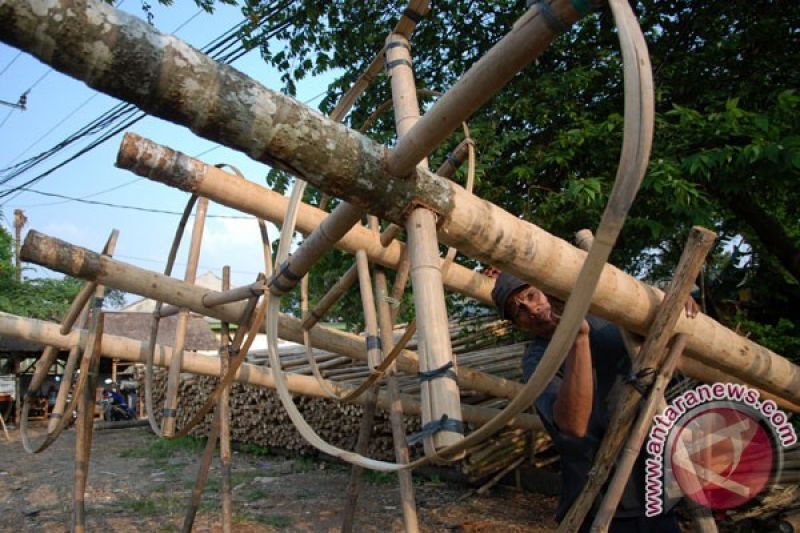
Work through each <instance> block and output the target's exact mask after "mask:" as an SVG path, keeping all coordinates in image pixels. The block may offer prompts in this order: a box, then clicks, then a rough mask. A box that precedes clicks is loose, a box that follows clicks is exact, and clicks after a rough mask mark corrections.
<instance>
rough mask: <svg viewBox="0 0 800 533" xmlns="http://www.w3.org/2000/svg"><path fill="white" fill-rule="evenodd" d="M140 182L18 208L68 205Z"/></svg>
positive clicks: (136, 180) (130, 182)
mask: <svg viewBox="0 0 800 533" xmlns="http://www.w3.org/2000/svg"><path fill="white" fill-rule="evenodd" d="M142 180H144V178H136V179H132V180H130V181H126V182H125V183H122V184H120V185H115V186H114V187H109V188H108V189H103V190H102V191H97V192H93V193H91V194H87V195H85V196H81V197H79V198H72V197H70V198H69V199H66V200H60V201H58V202H47V203H44V204H31V205H21V206H19V207H20V208H21V209H29V208H34V207H50V206H53V205H63V204H68V203H70V202H77V201H81V200H86V199H88V198H94V197H95V196H100V195H101V194H105V193H108V192H111V191H116V190H118V189H122V188H123V187H127V186H129V185H133V184H134V183H138V182H140V181H142ZM30 192H36V191H30ZM9 201H11V199H9Z"/></svg>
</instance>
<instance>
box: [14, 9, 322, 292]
mask: <svg viewBox="0 0 800 533" xmlns="http://www.w3.org/2000/svg"><path fill="white" fill-rule="evenodd" d="M152 4H153V6H152V13H153V15H154V19H153V24H154V25H155V27H156V28H157V29H158V30H159V31H162V32H165V33H173V32H175V30H176V28H179V27H180V29H179V30H178V31H177V32H176V35H177V36H178V37H179V38H181V39H182V40H184V41H186V42H188V43H189V44H191V45H193V46H195V47H197V48H201V47H203V46H204V45H206V44H208V43H209V42H210V41H212V40H213V39H214V38H216V37H217V36H219V35H221V34H222V33H223V32H225V31H226V30H228V29H229V28H231V27H233V26H234V25H235V24H237V23H238V22H240V21H241V20H242V16H241V13H240V10H239V7H238V6H226V5H222V4H219V5H217V8H216V10H215V12H214V14H213V15H208V14H206V13H205V12H202V11H201V10H200V9H199V8H198V7H197V6H196V5H195V4H194V2H192V1H190V0H176V1H175V3H174V4H173V5H172V6H171V7H164V6H161V5H159V4H157V3H156V2H152ZM120 9H122V10H126V11H129V12H131V13H133V14H135V15H136V16H139V17H141V18H145V14H144V12H143V11H142V4H141V3H140V1H139V0H123V2H122V4H121V5H120ZM233 66H234V67H236V68H238V69H239V70H241V71H243V72H245V73H247V74H248V75H250V76H251V77H253V78H255V79H257V80H258V81H260V82H261V83H262V84H263V85H265V86H267V87H270V88H274V89H278V88H279V87H280V80H279V76H278V74H277V73H276V72H275V71H274V70H273V69H271V68H270V67H268V66H267V65H266V64H265V63H264V62H263V60H262V59H261V57H260V55H259V52H258V51H257V50H253V51H251V52H249V53H248V54H247V55H245V56H244V57H243V58H241V59H239V60H237V61H236V62H235V63H233ZM0 72H2V73H0V100H3V101H6V102H9V101H10V102H16V101H17V99H18V98H19V96H20V95H21V94H22V93H23V92H24V91H26V90H27V89H29V88H31V87H32V86H33V88H32V90H31V91H30V93H29V94H28V97H27V110H26V111H19V110H12V108H10V107H6V106H0V123H2V122H3V121H4V120H5V123H4V124H3V125H2V127H0V147H2V148H0V169H3V168H6V167H8V166H9V165H11V164H13V163H17V162H19V161H22V160H24V159H26V158H28V157H31V156H34V155H37V154H38V153H40V152H42V151H44V150H47V149H49V148H50V147H52V146H53V145H54V144H56V143H58V142H60V141H61V140H63V139H64V138H65V137H67V136H68V135H70V134H71V133H73V132H75V131H76V130H78V129H79V128H80V127H82V126H84V125H86V124H88V123H89V122H90V121H92V120H93V119H95V118H96V117H98V116H99V115H101V114H102V113H103V112H105V111H107V110H109V109H111V108H112V107H113V106H115V105H116V104H117V103H119V101H117V100H115V99H113V98H110V97H108V96H106V95H104V94H99V93H97V92H96V91H94V90H92V89H90V88H88V87H87V86H86V85H84V84H83V83H82V82H79V81H77V80H74V79H72V78H69V77H67V76H64V75H62V74H60V73H58V72H55V71H51V70H50V69H49V67H47V66H46V65H44V64H42V63H40V62H39V61H38V60H36V59H35V58H33V57H31V56H29V55H27V54H25V53H23V54H21V55H19V56H18V50H16V49H14V48H11V47H8V46H6V45H3V44H0ZM331 79H332V77H330V76H327V77H319V78H316V79H311V80H304V81H303V82H301V83H300V84H298V88H297V98H298V100H300V101H309V102H310V103H309V105H310V106H312V107H314V108H316V107H317V105H318V103H319V101H320V100H321V96H322V95H321V94H320V93H322V92H323V91H324V90H325V88H326V87H327V84H328V83H329V82H330V81H331ZM87 100H88V101H87ZM9 113H10V114H9ZM67 117H68V118H67ZM65 119H66V120H65ZM62 121H63V123H62V124H60V125H58V124H59V122H62ZM56 126H57V127H56ZM51 130H52V131H51ZM128 131H133V132H135V133H138V134H139V135H142V136H144V137H147V138H149V139H152V140H154V141H155V142H158V143H160V144H165V145H167V146H170V147H172V148H174V149H176V150H179V151H181V152H184V153H186V154H189V155H191V156H199V159H202V160H203V161H205V162H207V163H209V164H217V163H228V164H231V165H234V166H236V167H238V168H239V169H240V170H241V171H242V172H243V173H244V175H245V176H246V177H247V178H248V179H249V180H251V181H254V182H258V183H263V180H264V176H265V175H266V173H267V172H268V170H269V169H268V167H267V166H265V165H263V164H261V163H258V162H255V161H253V160H251V159H249V158H248V157H247V156H245V155H244V154H241V153H239V152H235V151H232V150H230V149H227V148H224V147H219V146H218V145H216V144H215V143H212V142H210V141H207V140H205V139H202V138H200V137H197V136H195V135H194V134H192V133H191V132H190V131H189V130H187V129H186V128H183V127H180V126H176V125H173V124H170V123H168V122H165V121H162V120H160V119H157V118H154V117H147V118H145V119H144V120H142V121H140V122H138V123H137V124H135V125H133V126H132V127H131V128H130V129H129V130H128ZM121 139H122V134H121V133H120V134H118V135H116V136H115V137H114V138H112V139H110V140H109V141H107V142H106V143H105V144H103V145H102V146H100V147H98V148H96V149H94V150H92V151H91V152H89V153H87V154H86V155H84V156H82V157H80V158H79V159H77V160H76V161H74V162H72V163H70V164H68V165H66V166H65V167H63V168H61V169H59V170H57V171H56V172H54V173H53V174H50V175H49V176H47V177H46V178H44V179H43V180H41V181H40V182H38V183H36V184H34V185H32V186H31V188H33V189H36V190H38V191H43V192H48V193H56V194H62V195H66V196H71V197H88V198H87V199H90V200H96V201H102V202H109V203H114V204H124V205H132V206H140V207H146V208H153V209H163V210H170V211H181V210H182V209H183V206H184V205H185V203H186V200H187V199H188V195H187V194H186V193H183V192H180V191H176V190H174V189H171V188H168V187H166V186H164V185H160V184H158V183H154V182H151V181H149V180H146V179H138V177H137V176H135V175H134V174H131V173H130V172H127V171H123V170H119V169H117V168H116V167H114V161H115V159H116V153H117V150H118V148H119V144H120V141H121ZM86 144H88V142H86V141H83V142H81V143H78V144H77V147H75V148H69V149H67V150H66V151H65V152H63V153H62V154H60V155H58V156H56V157H54V158H51V159H48V160H47V162H45V163H44V164H42V165H40V166H37V167H35V168H34V169H32V170H30V171H28V172H26V173H25V174H23V175H21V176H19V177H18V178H16V179H15V180H14V181H11V182H9V183H8V184H6V185H0V191H1V190H5V189H7V188H9V187H13V186H14V185H20V184H22V183H23V182H24V181H26V180H27V179H30V178H33V177H35V176H37V175H38V174H39V173H40V172H42V171H44V170H47V169H49V168H50V167H51V166H53V165H54V164H56V163H59V162H60V161H62V160H63V159H65V158H66V157H68V156H70V155H72V154H74V153H75V152H76V151H77V150H78V149H80V148H83V147H84V146H85V145H86ZM0 175H2V174H1V173H0ZM108 189H114V190H108ZM97 193H100V194H97ZM0 204H2V207H0V209H2V212H3V215H4V219H3V222H2V223H3V224H4V225H5V226H6V227H9V225H10V224H9V222H10V221H13V213H14V210H15V209H17V208H21V209H23V210H24V211H25V214H26V216H27V217H28V225H27V226H26V230H27V229H35V230H37V231H41V232H43V233H46V234H49V235H52V236H55V237H58V238H61V239H64V240H66V241H69V242H71V243H74V244H78V245H81V246H85V247H88V248H91V249H94V250H99V249H100V248H101V247H102V246H103V243H104V242H105V240H106V238H107V237H108V234H109V232H110V231H111V229H112V228H117V229H119V230H120V238H119V242H118V245H117V252H116V254H115V255H116V257H117V258H119V259H120V260H122V261H125V262H128V263H131V264H134V265H137V266H140V267H143V268H147V269H150V270H156V271H163V268H164V263H165V260H166V255H167V252H168V250H169V246H170V243H171V241H172V238H173V234H174V231H175V226H176V225H177V222H178V216H172V215H165V214H156V213H143V212H139V211H131V210H123V209H116V208H110V207H104V206H95V205H86V204H83V203H78V202H69V201H66V202H65V201H64V200H60V199H58V198H51V197H46V196H42V195H39V194H36V193H33V192H23V193H21V194H19V195H16V196H12V197H8V198H4V199H2V200H0ZM209 213H210V214H214V215H241V213H237V212H236V211H233V210H231V209H228V208H226V207H223V206H221V205H217V204H211V207H210V208H209ZM271 234H272V236H273V238H274V236H275V235H277V231H275V229H274V227H273V230H272V231H271ZM187 248H188V239H185V245H184V246H182V248H181V254H180V255H179V257H178V264H177V265H176V267H175V269H174V273H173V275H174V276H176V277H179V278H183V270H184V268H185V263H184V261H185V255H186V249H187ZM261 258H262V256H261V252H260V238H259V236H258V229H257V226H256V223H255V220H252V219H246V220H242V219H221V218H210V219H209V220H208V221H207V223H206V230H205V238H204V241H203V248H202V252H201V257H200V268H199V272H198V273H199V274H202V273H204V272H206V271H209V270H210V271H213V272H215V273H216V274H217V275H219V274H220V272H221V269H222V266H223V265H225V264H230V265H231V269H232V272H233V275H232V278H233V283H234V285H240V284H245V283H249V282H251V281H253V280H254V279H255V276H256V274H257V273H258V272H259V271H260V270H261V269H262V268H263V259H261ZM25 275H26V276H27V277H40V276H48V275H53V274H52V273H48V272H46V271H44V270H43V269H40V268H36V269H31V270H28V271H26V273H25Z"/></svg>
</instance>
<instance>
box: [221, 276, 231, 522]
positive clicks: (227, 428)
mask: <svg viewBox="0 0 800 533" xmlns="http://www.w3.org/2000/svg"><path fill="white" fill-rule="evenodd" d="M230 288H231V267H230V266H228V265H225V266H224V267H223V268H222V291H223V292H224V291H227V290H230ZM220 326H221V327H220V357H221V358H222V371H221V373H222V374H223V375H224V374H225V373H227V371H228V368H229V367H230V362H231V356H230V352H229V351H228V346H229V345H230V337H229V335H230V325H229V324H228V323H227V322H222V323H221V324H220ZM230 391H231V388H230V386H227V387H225V388H224V389H223V391H222V396H221V397H220V399H219V403H218V404H217V413H218V415H219V424H220V425H219V459H220V463H221V464H222V532H223V533H231V531H232V528H233V486H232V483H231V457H232V455H231V411H230Z"/></svg>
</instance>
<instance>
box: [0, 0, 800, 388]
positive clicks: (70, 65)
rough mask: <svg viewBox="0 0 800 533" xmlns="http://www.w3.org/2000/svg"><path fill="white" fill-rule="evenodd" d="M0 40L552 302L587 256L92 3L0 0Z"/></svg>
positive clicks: (634, 283) (604, 303) (762, 380)
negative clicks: (409, 224) (427, 224)
mask: <svg viewBox="0 0 800 533" xmlns="http://www.w3.org/2000/svg"><path fill="white" fill-rule="evenodd" d="M556 3H558V4H559V5H561V4H563V3H565V2H564V1H563V0H556V2H554V4H556ZM545 31H547V30H545ZM0 39H2V40H3V42H6V43H8V44H10V45H12V46H15V47H17V48H20V49H23V50H26V51H28V52H30V53H32V54H33V55H35V56H36V57H38V58H39V59H41V60H42V61H43V62H45V63H47V64H49V65H50V66H52V67H53V68H55V69H57V70H59V71H61V72H64V73H66V74H69V75H71V76H73V77H76V78H78V79H82V80H84V81H86V82H87V83H88V84H89V85H90V86H92V87H94V88H96V89H98V90H100V91H103V92H105V93H107V94H110V95H112V96H116V97H118V98H121V99H123V100H126V101H129V102H131V103H133V104H136V105H137V106H139V107H140V108H142V109H143V110H145V111H147V112H148V113H151V114H153V115H155V116H159V117H161V118H164V119H167V120H170V121H173V122H176V123H179V124H184V125H187V126H189V127H191V128H192V130H193V131H195V132H196V133H198V134H199V135H201V136H203V137H206V138H208V139H211V140H214V141H217V142H220V143H222V144H225V145H227V146H230V147H232V148H235V149H238V150H241V151H243V152H245V153H247V154H249V155H250V156H252V157H253V158H255V159H258V160H260V161H263V162H266V163H269V164H272V165H273V166H275V167H277V168H281V169H284V170H287V171H289V172H291V173H292V174H294V175H296V176H298V177H301V178H302V179H304V180H306V181H308V182H309V183H311V184H312V185H314V186H316V187H318V188H320V189H321V190H323V191H325V192H327V193H329V194H332V195H335V196H339V197H341V198H343V199H345V200H346V201H348V202H350V203H353V204H354V205H356V206H359V207H361V208H363V209H365V210H367V211H368V212H370V213H372V214H375V215H379V216H382V217H384V218H386V219H388V220H391V221H393V222H397V223H403V222H404V220H405V217H406V214H407V212H408V210H409V209H410V208H411V207H412V206H413V205H418V204H423V205H425V206H426V207H429V208H431V209H433V210H435V211H436V212H437V213H439V215H440V221H441V223H440V226H439V238H440V240H441V241H442V242H443V243H444V244H446V245H448V246H453V247H456V248H457V249H458V250H460V251H461V252H462V253H464V254H466V255H468V256H470V257H473V258H475V259H479V260H481V261H484V262H486V263H490V264H494V265H496V266H498V267H499V268H501V269H503V270H507V271H509V272H512V273H514V274H516V275H518V276H520V277H521V278H523V279H526V280H528V281H531V282H532V283H535V284H537V285H538V286H540V288H542V289H543V290H544V291H546V292H548V293H550V294H553V295H555V296H557V297H559V298H565V297H567V296H568V294H569V293H570V291H571V290H572V287H573V286H574V284H575V280H576V279H577V276H578V272H579V270H580V267H581V265H582V264H583V260H584V258H585V257H586V254H585V252H582V251H580V250H578V249H576V248H574V247H573V246H571V245H569V244H568V243H567V242H565V241H563V240H561V239H558V238H556V237H554V236H552V235H550V234H548V233H547V232H546V231H544V230H542V229H541V228H538V227H536V226H534V225H533V224H530V223H527V222H524V221H522V220H519V219H518V218H517V217H516V216H514V215H512V214H510V213H508V212H506V211H504V210H502V209H500V208H499V207H497V206H495V205H492V204H491V203H489V202H484V201H482V200H480V199H478V198H476V197H475V196H473V195H472V194H470V193H468V192H467V191H465V190H464V189H463V188H461V187H459V186H458V185H455V184H453V183H451V182H449V181H447V180H443V179H441V178H440V177H438V176H436V175H435V174H432V173H430V172H426V171H424V170H423V169H417V174H416V176H415V179H410V180H409V179H400V178H396V177H393V176H391V175H389V173H388V171H387V170H386V165H385V162H386V157H385V154H386V150H385V148H384V147H383V146H381V145H379V144H378V143H375V142H374V141H371V140H370V139H368V138H367V137H364V136H362V135H359V134H358V133H356V132H354V131H353V130H350V129H349V128H347V127H345V126H343V125H341V124H338V123H336V122H334V121H332V120H329V119H327V118H325V117H323V116H321V115H320V114H318V113H316V112H314V111H312V110H311V109H309V108H307V107H305V106H303V105H302V104H300V103H299V102H297V101H296V100H294V99H291V98H289V97H286V96H284V95H281V94H279V93H277V92H275V91H270V90H268V89H266V88H264V87H262V86H261V85H259V84H258V83H256V82H255V81H254V80H252V79H250V78H248V77H247V76H245V75H244V74H242V73H240V72H238V71H236V70H234V69H232V68H230V67H228V66H225V65H218V64H216V63H215V62H214V61H213V60H211V59H210V58H209V57H207V56H205V55H203V54H201V53H199V52H198V51H196V50H194V49H193V48H191V47H189V46H188V45H186V44H185V43H183V42H181V41H180V40H178V39H176V38H175V37H172V36H168V35H164V34H160V33H158V32H156V31H154V30H153V29H152V28H151V27H149V26H148V25H147V24H146V23H145V22H143V21H141V20H138V19H136V18H135V17H132V16H130V15H127V14H125V13H122V12H119V11H117V10H115V9H114V8H112V7H110V6H107V5H105V4H103V3H102V2H97V1H92V0H85V1H84V0H74V1H73V0H60V1H55V0H54V1H50V2H47V3H44V2H39V1H33V0H27V1H26V0H0ZM222 194H223V195H224V194H225V193H224V192H223V193H222ZM662 298H663V293H662V292H661V291H658V290H657V289H655V288H652V287H648V286H647V285H645V284H644V283H641V282H640V281H638V280H636V279H634V278H633V277H631V276H629V275H627V274H625V273H623V272H622V271H620V270H618V269H616V268H614V267H612V266H608V267H606V269H605V270H604V272H603V274H602V276H601V278H600V282H599V284H598V287H597V290H596V292H595V294H594V296H593V299H592V311H593V312H594V313H596V314H598V315H600V316H603V317H605V318H607V319H609V320H611V321H612V322H615V323H617V324H619V325H620V326H622V327H624V328H625V329H629V330H632V331H636V332H639V333H645V332H646V331H647V329H648V326H649V325H650V323H651V321H652V320H653V317H654V316H655V310H656V308H657V307H658V304H659V302H660V301H661V300H662ZM676 331H677V332H680V333H686V334H687V335H689V336H690V339H689V343H688V348H687V352H688V355H689V356H691V357H694V358H696V359H698V360H700V361H702V362H704V363H706V364H708V365H710V366H714V367H716V368H719V369H722V370H724V371H726V372H728V373H730V374H732V375H734V376H737V377H739V378H741V379H742V380H744V381H746V382H747V383H749V384H752V385H755V386H757V387H760V388H763V389H764V390H767V391H769V392H773V393H775V394H776V395H778V396H781V397H784V398H786V399H789V400H791V401H793V402H794V403H800V368H798V367H797V366H795V365H793V364H791V363H790V362H789V361H787V360H786V359H784V358H782V357H780V356H779V355H777V354H775V353H773V352H771V351H769V350H767V349H766V348H763V347H761V346H759V345H757V344H755V343H753V342H751V341H749V340H748V339H745V338H743V337H741V336H739V335H737V334H736V333H734V332H733V331H731V330H729V329H727V328H725V327H724V326H722V325H721V324H719V323H717V322H715V321H714V320H712V319H711V318H709V317H707V316H704V315H700V316H698V317H697V318H695V319H693V320H687V319H681V320H680V321H679V323H678V325H677V327H676Z"/></svg>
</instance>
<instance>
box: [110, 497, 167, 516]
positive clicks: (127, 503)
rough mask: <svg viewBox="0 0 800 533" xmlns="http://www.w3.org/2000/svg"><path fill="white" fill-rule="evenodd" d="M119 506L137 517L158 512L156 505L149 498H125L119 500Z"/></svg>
mask: <svg viewBox="0 0 800 533" xmlns="http://www.w3.org/2000/svg"><path fill="white" fill-rule="evenodd" d="M119 505H120V507H122V508H123V509H126V510H128V511H131V512H133V513H136V514H138V515H154V514H157V513H158V512H159V506H158V504H157V503H156V502H155V501H153V500H151V499H149V498H131V497H126V498H123V499H121V500H120V502H119Z"/></svg>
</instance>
